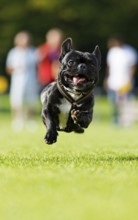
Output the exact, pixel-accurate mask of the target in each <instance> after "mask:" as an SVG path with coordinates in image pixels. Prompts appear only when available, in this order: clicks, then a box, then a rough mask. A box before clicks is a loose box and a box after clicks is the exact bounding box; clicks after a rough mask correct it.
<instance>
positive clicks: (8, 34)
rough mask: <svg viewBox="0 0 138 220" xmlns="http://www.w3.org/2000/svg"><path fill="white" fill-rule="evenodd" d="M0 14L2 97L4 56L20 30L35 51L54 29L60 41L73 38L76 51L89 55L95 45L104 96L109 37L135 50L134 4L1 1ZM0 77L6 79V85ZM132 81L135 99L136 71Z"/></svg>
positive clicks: (127, 0)
mask: <svg viewBox="0 0 138 220" xmlns="http://www.w3.org/2000/svg"><path fill="white" fill-rule="evenodd" d="M0 10H1V13H0V27H1V32H0V77H1V80H0V87H1V97H2V95H3V94H5V92H6V94H8V92H9V88H10V83H11V82H10V80H11V77H10V75H8V74H7V71H6V59H7V54H8V52H9V50H10V49H11V48H13V46H14V45H13V42H14V37H15V35H16V34H17V33H18V32H20V31H22V30H27V31H29V32H30V33H31V38H32V42H33V46H34V47H36V48H38V47H39V46H40V44H42V42H44V41H45V35H46V33H47V32H48V31H49V30H50V29H51V28H55V27H56V28H59V29H61V30H62V31H63V33H64V37H63V38H66V37H72V38H73V44H74V47H75V48H77V49H78V50H82V51H89V52H90V51H93V49H94V47H95V45H97V44H98V45H99V47H100V49H101V53H102V64H101V70H100V77H99V84H98V86H97V89H96V94H98V95H106V91H105V88H103V82H104V79H105V75H106V65H107V64H106V57H107V51H108V48H107V41H108V39H109V37H110V36H112V35H113V34H118V33H119V34H121V36H122V37H123V38H124V39H125V42H127V44H129V45H131V46H133V47H134V48H135V50H136V51H137V50H138V28H137V20H138V13H137V12H138V1H137V0H131V1H130V0H122V1H119V0H116V1H115V0H112V1H110V0H99V1H97V0H85V1H83V0H76V1H74V0H64V1H63V0H58V1H57V0H52V1H50V0H39V1H38V0H12V1H10V0H1V1H0ZM2 76H4V77H6V79H7V82H8V84H7V82H6V81H5V78H3V77H2ZM134 77H135V86H134V90H133V91H134V93H135V95H137V87H138V74H137V70H136V73H135V76H134ZM1 97H0V99H1V100H2V98H1ZM7 100H8V98H7ZM1 102H2V101H1ZM0 108H1V109H2V103H0Z"/></svg>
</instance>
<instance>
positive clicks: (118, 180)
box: [0, 97, 138, 220]
mask: <svg viewBox="0 0 138 220" xmlns="http://www.w3.org/2000/svg"><path fill="white" fill-rule="evenodd" d="M0 100H1V101H2V102H3V106H7V104H6V103H5V98H3V97H0ZM37 123H38V127H37V130H36V131H34V132H28V131H27V130H25V129H24V130H23V131H22V132H19V133H15V132H14V131H13V130H12V129H11V126H10V114H9V112H4V113H2V112H1V113H0V220H132V219H133V220H136V219H138V125H135V126H134V127H133V128H131V129H130V128H129V129H121V128H114V127H112V125H111V124H110V111H109V108H108V105H107V103H106V101H105V100H102V99H100V98H97V99H96V103H95V115H94V121H93V123H92V125H91V126H90V127H89V128H88V129H87V130H86V132H85V134H83V135H79V134H73V133H72V134H65V133H60V134H59V138H58V142H57V143H56V144H54V145H52V146H49V145H46V144H45V143H44V141H43V137H44V134H45V128H44V126H43V124H42V123H41V118H40V116H37Z"/></svg>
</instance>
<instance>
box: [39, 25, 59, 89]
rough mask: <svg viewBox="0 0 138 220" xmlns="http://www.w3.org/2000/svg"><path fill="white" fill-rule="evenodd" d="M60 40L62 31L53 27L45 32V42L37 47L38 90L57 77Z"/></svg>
mask: <svg viewBox="0 0 138 220" xmlns="http://www.w3.org/2000/svg"><path fill="white" fill-rule="evenodd" d="M62 40H63V32H62V31H61V30H60V29H58V28H53V29H50V30H49V31H48V32H47V33H46V36H45V42H44V43H43V44H42V45H40V46H39V47H38V57H39V62H38V81H39V84H40V91H42V89H43V88H44V87H45V85H47V84H49V83H50V82H52V81H54V80H55V79H56V77H57V73H58V70H59V55H60V44H61V42H62Z"/></svg>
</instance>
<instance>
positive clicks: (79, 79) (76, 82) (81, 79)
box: [73, 77, 85, 84]
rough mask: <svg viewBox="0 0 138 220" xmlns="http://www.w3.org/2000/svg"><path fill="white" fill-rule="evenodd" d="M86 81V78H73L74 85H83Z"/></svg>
mask: <svg viewBox="0 0 138 220" xmlns="http://www.w3.org/2000/svg"><path fill="white" fill-rule="evenodd" d="M84 81H85V78H80V77H73V82H74V84H79V83H83V82H84Z"/></svg>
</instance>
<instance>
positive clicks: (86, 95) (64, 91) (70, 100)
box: [56, 78, 93, 104]
mask: <svg viewBox="0 0 138 220" xmlns="http://www.w3.org/2000/svg"><path fill="white" fill-rule="evenodd" d="M56 83H57V87H58V90H59V92H60V93H61V94H62V95H63V96H64V97H65V98H66V99H67V100H68V101H69V102H70V103H71V104H75V103H76V104H79V103H81V102H83V101H84V100H86V99H87V98H88V97H90V96H92V94H93V88H92V89H90V90H89V91H88V92H87V94H83V95H82V96H81V97H80V98H79V99H77V100H74V99H73V97H72V96H71V95H70V94H69V93H67V91H66V90H65V88H64V86H63V85H62V83H61V81H60V80H59V78H57V81H56Z"/></svg>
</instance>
